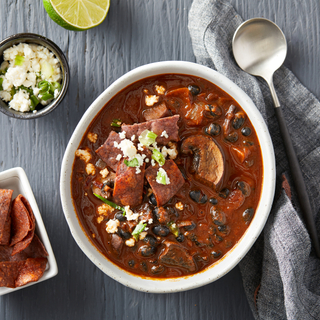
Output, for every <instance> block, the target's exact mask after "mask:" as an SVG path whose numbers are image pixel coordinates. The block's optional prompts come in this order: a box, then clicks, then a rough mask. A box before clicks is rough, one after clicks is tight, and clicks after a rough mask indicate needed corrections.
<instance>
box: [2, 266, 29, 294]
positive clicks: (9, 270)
mask: <svg viewBox="0 0 320 320" xmlns="http://www.w3.org/2000/svg"><path fill="white" fill-rule="evenodd" d="M24 264H25V262H24V261H14V262H13V261H5V262H0V287H9V288H15V287H16V279H17V278H18V276H19V273H20V270H21V268H22V267H23V265H24Z"/></svg>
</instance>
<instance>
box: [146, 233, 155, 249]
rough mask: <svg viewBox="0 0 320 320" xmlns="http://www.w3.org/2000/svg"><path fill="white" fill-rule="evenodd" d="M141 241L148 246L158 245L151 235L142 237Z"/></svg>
mask: <svg viewBox="0 0 320 320" xmlns="http://www.w3.org/2000/svg"><path fill="white" fill-rule="evenodd" d="M143 241H144V242H145V243H147V244H149V245H150V246H157V245H158V241H157V239H156V238H155V237H154V236H152V235H151V234H147V235H146V236H145V237H144V239H143Z"/></svg>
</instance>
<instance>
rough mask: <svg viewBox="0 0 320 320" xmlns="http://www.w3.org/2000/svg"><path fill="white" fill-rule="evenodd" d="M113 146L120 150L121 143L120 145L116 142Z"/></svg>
mask: <svg viewBox="0 0 320 320" xmlns="http://www.w3.org/2000/svg"><path fill="white" fill-rule="evenodd" d="M113 145H114V147H115V148H118V149H119V143H118V142H117V141H114V142H113Z"/></svg>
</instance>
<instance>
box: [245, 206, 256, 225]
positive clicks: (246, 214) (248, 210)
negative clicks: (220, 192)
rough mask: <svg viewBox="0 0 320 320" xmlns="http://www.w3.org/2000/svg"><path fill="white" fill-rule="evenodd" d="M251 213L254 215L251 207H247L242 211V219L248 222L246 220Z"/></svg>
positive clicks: (249, 217)
mask: <svg viewBox="0 0 320 320" xmlns="http://www.w3.org/2000/svg"><path fill="white" fill-rule="evenodd" d="M253 215H254V210H253V208H248V209H246V210H244V211H243V214H242V219H243V221H244V222H246V223H248V222H250V221H251V219H252V217H253Z"/></svg>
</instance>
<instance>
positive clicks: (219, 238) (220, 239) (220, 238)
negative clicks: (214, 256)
mask: <svg viewBox="0 0 320 320" xmlns="http://www.w3.org/2000/svg"><path fill="white" fill-rule="evenodd" d="M214 237H215V241H216V242H218V243H219V242H222V241H223V238H222V237H221V236H219V235H217V234H215V235H214Z"/></svg>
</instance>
